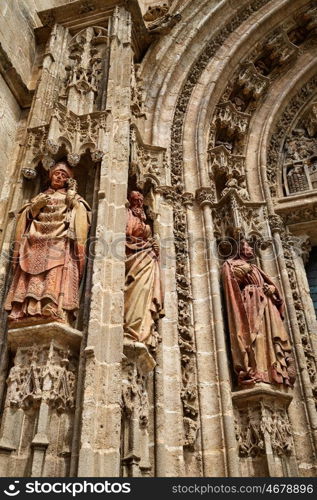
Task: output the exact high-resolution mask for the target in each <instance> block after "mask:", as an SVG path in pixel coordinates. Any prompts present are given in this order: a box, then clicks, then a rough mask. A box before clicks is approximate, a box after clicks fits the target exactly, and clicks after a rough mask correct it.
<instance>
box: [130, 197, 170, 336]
mask: <svg viewBox="0 0 317 500" xmlns="http://www.w3.org/2000/svg"><path fill="white" fill-rule="evenodd" d="M129 203H130V207H129V208H128V211H127V226H126V264H125V268H126V273H125V275H126V277H125V304H124V335H125V337H126V338H129V339H132V341H138V342H143V343H144V344H148V345H152V344H153V334H154V327H155V320H156V319H158V318H159V317H162V316H164V313H163V291H162V284H161V279H160V265H159V246H158V243H157V241H156V240H155V239H154V238H153V237H152V231H151V228H150V226H149V225H147V224H146V223H145V221H146V216H145V213H144V209H143V195H142V194H141V193H139V192H138V191H132V192H131V193H130V195H129Z"/></svg>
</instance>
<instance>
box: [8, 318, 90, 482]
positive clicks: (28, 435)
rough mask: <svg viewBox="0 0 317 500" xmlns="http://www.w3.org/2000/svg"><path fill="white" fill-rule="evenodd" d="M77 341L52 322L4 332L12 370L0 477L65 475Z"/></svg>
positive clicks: (78, 335)
mask: <svg viewBox="0 0 317 500" xmlns="http://www.w3.org/2000/svg"><path fill="white" fill-rule="evenodd" d="M81 338H82V334H81V332H79V331H78V330H75V329H74V328H71V327H69V326H67V325H64V324H61V323H55V322H52V323H47V324H43V325H40V324H38V325H32V326H27V327H21V328H15V329H11V330H9V331H8V345H9V348H10V350H11V352H12V355H13V366H12V368H11V369H10V372H9V376H8V379H7V395H6V401H5V408H4V414H3V418H2V425H1V429H0V471H1V474H2V475H8V476H33V477H36V476H55V475H68V468H69V460H70V451H71V440H72V426H73V416H74V409H75V388H76V378H77V369H78V353H79V348H80V343H81Z"/></svg>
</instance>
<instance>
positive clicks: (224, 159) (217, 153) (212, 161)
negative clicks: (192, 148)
mask: <svg viewBox="0 0 317 500" xmlns="http://www.w3.org/2000/svg"><path fill="white" fill-rule="evenodd" d="M208 155H209V162H208V167H209V175H210V176H211V178H213V177H214V174H215V172H219V173H223V174H226V175H227V177H229V176H241V175H245V167H244V162H245V157H244V156H240V155H233V154H231V153H230V151H229V150H228V148H227V147H225V146H224V145H223V144H221V145H220V146H216V147H214V148H211V149H209V151H208Z"/></svg>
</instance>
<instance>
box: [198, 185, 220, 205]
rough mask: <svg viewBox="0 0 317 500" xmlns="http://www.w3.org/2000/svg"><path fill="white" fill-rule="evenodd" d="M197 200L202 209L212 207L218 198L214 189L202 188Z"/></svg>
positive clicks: (199, 190)
mask: <svg viewBox="0 0 317 500" xmlns="http://www.w3.org/2000/svg"><path fill="white" fill-rule="evenodd" d="M196 200H197V202H198V203H199V205H200V206H201V207H203V206H205V205H209V206H212V205H213V204H214V203H215V201H216V196H215V193H214V191H213V189H212V188H205V187H201V188H199V189H197V191H196Z"/></svg>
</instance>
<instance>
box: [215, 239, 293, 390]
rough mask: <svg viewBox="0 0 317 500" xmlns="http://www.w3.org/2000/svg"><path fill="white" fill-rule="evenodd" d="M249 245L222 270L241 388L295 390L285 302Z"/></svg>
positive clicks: (235, 367)
mask: <svg viewBox="0 0 317 500" xmlns="http://www.w3.org/2000/svg"><path fill="white" fill-rule="evenodd" d="M253 258H254V254H253V250H252V248H251V247H250V246H249V244H248V243H247V242H246V241H242V242H241V244H240V252H239V255H238V256H237V257H236V258H233V259H229V260H227V261H226V262H225V263H224V265H223V269H222V277H223V284H224V290H225V295H226V304H227V312H228V323H229V330H230V344H231V352H232V359H233V365H234V371H235V373H236V374H237V375H238V382H239V384H250V383H251V384H252V383H256V382H265V383H269V384H284V385H286V386H292V385H293V384H294V381H295V368H294V359H293V357H292V351H291V345H290V343H289V339H288V335H287V332H286V330H285V327H284V324H283V318H284V316H283V299H282V297H281V295H280V292H279V290H278V289H277V287H276V286H275V284H274V282H273V281H272V279H271V278H270V277H269V276H267V275H266V274H265V273H264V272H263V271H262V270H261V269H260V268H259V267H257V266H256V265H255V264H252V263H251V261H252V260H253Z"/></svg>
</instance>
